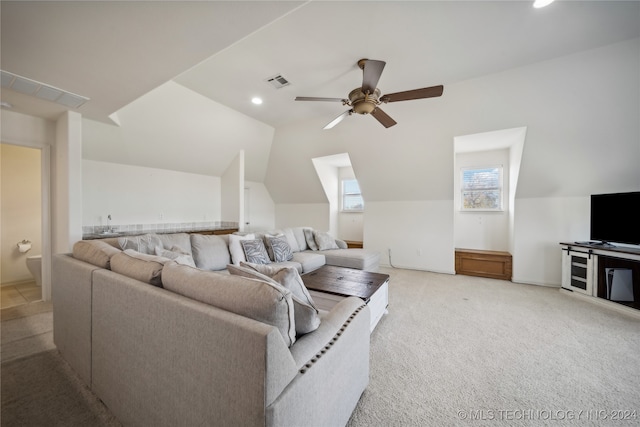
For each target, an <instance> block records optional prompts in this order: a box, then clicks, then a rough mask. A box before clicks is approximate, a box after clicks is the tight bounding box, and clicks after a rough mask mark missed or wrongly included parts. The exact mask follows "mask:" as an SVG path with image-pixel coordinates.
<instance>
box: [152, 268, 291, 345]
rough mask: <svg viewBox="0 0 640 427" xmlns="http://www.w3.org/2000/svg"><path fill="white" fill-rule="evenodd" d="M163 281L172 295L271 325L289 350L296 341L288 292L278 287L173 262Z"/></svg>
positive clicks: (165, 270) (166, 269) (268, 283)
mask: <svg viewBox="0 0 640 427" xmlns="http://www.w3.org/2000/svg"><path fill="white" fill-rule="evenodd" d="M162 279H163V284H164V287H165V289H168V290H170V291H172V292H175V293H177V294H180V295H183V296H186V297H189V298H191V299H194V300H197V301H201V302H204V303H206V304H209V305H213V306H215V307H218V308H221V309H223V310H227V311H230V312H232V313H236V314H239V315H241V316H245V317H248V318H251V319H254V320H257V321H259V322H262V323H266V324H268V325H272V326H274V327H275V328H277V329H278V331H279V332H280V334H281V335H282V337H283V338H284V341H285V343H286V344H287V346H289V347H290V346H291V345H292V344H293V343H294V342H295V340H296V326H295V318H294V307H293V299H292V295H291V291H289V290H288V289H285V288H283V287H282V286H280V285H277V284H274V283H270V282H267V281H263V280H256V279H249V278H246V277H241V276H234V275H230V274H222V273H218V272H213V271H204V270H199V269H197V268H193V267H188V266H186V265H179V264H177V263H175V262H168V263H167V265H166V266H165V269H164V271H163V278H162Z"/></svg>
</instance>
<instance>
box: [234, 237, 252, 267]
mask: <svg viewBox="0 0 640 427" xmlns="http://www.w3.org/2000/svg"><path fill="white" fill-rule="evenodd" d="M255 238H256V236H255V234H247V235H245V236H241V235H239V234H229V252H231V262H232V263H234V264H235V265H240V262H242V261H246V260H247V258H246V257H245V256H244V249H242V245H241V244H240V241H241V240H253V239H255Z"/></svg>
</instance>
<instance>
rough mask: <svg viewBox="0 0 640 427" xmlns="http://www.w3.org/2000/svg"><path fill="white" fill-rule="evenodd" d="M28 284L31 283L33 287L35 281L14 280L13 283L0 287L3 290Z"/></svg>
mask: <svg viewBox="0 0 640 427" xmlns="http://www.w3.org/2000/svg"><path fill="white" fill-rule="evenodd" d="M29 283H33V284H34V285H35V284H36V281H35V279H33V278H32V279H24V280H16V281H13V282H4V283H3V284H2V285H0V287H2V288H4V287H8V286H18V285H26V284H29Z"/></svg>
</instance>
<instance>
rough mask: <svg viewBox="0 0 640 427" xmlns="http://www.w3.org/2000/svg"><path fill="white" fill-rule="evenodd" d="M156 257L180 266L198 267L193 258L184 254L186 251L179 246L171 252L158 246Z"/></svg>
mask: <svg viewBox="0 0 640 427" xmlns="http://www.w3.org/2000/svg"><path fill="white" fill-rule="evenodd" d="M156 255H158V256H161V257H164V258H169V259H171V260H174V261H175V262H177V263H178V264H182V265H188V266H190V267H195V266H196V263H195V261H194V260H193V257H192V256H191V255H190V254H188V253H186V252H184V250H183V249H181V248H180V247H179V246H174V247H172V248H171V250H169V249H164V248H162V247H160V246H156Z"/></svg>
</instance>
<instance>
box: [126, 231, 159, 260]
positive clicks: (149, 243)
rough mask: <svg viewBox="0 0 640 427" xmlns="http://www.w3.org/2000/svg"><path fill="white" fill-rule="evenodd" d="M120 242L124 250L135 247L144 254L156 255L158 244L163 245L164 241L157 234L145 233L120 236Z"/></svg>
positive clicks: (134, 248)
mask: <svg viewBox="0 0 640 427" xmlns="http://www.w3.org/2000/svg"><path fill="white" fill-rule="evenodd" d="M118 244H119V245H120V248H122V250H125V249H133V250H134V251H136V252H140V253H143V254H149V255H154V254H155V253H156V246H158V245H160V246H161V245H162V241H161V240H160V237H158V235H157V234H153V233H150V234H143V235H141V236H125V237H119V238H118Z"/></svg>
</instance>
